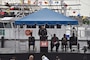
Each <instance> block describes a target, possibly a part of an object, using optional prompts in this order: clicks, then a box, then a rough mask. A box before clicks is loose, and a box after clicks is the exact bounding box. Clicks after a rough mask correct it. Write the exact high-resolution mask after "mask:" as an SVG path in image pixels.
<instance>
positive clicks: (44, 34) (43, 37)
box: [38, 26, 47, 40]
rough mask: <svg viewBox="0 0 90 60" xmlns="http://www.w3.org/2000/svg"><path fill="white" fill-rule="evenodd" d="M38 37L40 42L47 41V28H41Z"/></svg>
mask: <svg viewBox="0 0 90 60" xmlns="http://www.w3.org/2000/svg"><path fill="white" fill-rule="evenodd" d="M38 35H39V36H40V40H47V30H46V28H45V26H41V27H40V29H39V31H38Z"/></svg>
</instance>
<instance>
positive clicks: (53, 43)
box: [51, 34, 60, 52]
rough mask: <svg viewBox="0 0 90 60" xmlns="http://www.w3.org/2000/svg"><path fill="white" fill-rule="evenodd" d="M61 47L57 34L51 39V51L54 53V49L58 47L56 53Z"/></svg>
mask: <svg viewBox="0 0 90 60" xmlns="http://www.w3.org/2000/svg"><path fill="white" fill-rule="evenodd" d="M59 45H60V43H59V39H58V37H56V34H54V35H53V37H52V38H51V51H52V49H53V47H54V46H56V52H57V51H58V48H59Z"/></svg>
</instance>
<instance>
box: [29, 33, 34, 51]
mask: <svg viewBox="0 0 90 60" xmlns="http://www.w3.org/2000/svg"><path fill="white" fill-rule="evenodd" d="M30 35H31V36H30V37H29V38H28V42H29V51H30V46H31V45H32V46H33V50H34V48H35V37H34V36H32V33H30Z"/></svg>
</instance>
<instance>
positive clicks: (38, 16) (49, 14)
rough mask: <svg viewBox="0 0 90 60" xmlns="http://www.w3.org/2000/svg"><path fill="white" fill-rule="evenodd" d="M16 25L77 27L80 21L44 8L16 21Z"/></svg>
mask: <svg viewBox="0 0 90 60" xmlns="http://www.w3.org/2000/svg"><path fill="white" fill-rule="evenodd" d="M15 24H17V25H18V24H65V25H66V24H71V25H77V24H78V21H77V20H74V19H71V18H70V17H66V16H64V15H62V14H59V13H57V12H54V11H52V10H50V9H47V8H44V9H41V10H39V11H37V12H35V13H32V14H30V15H28V16H25V17H23V18H21V19H19V20H16V21H15Z"/></svg>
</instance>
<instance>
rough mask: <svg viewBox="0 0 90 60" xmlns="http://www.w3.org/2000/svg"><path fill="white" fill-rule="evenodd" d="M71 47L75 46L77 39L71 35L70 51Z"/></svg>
mask: <svg viewBox="0 0 90 60" xmlns="http://www.w3.org/2000/svg"><path fill="white" fill-rule="evenodd" d="M72 45H77V37H76V36H75V34H74V33H73V34H72V36H71V37H70V49H71V51H72Z"/></svg>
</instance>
